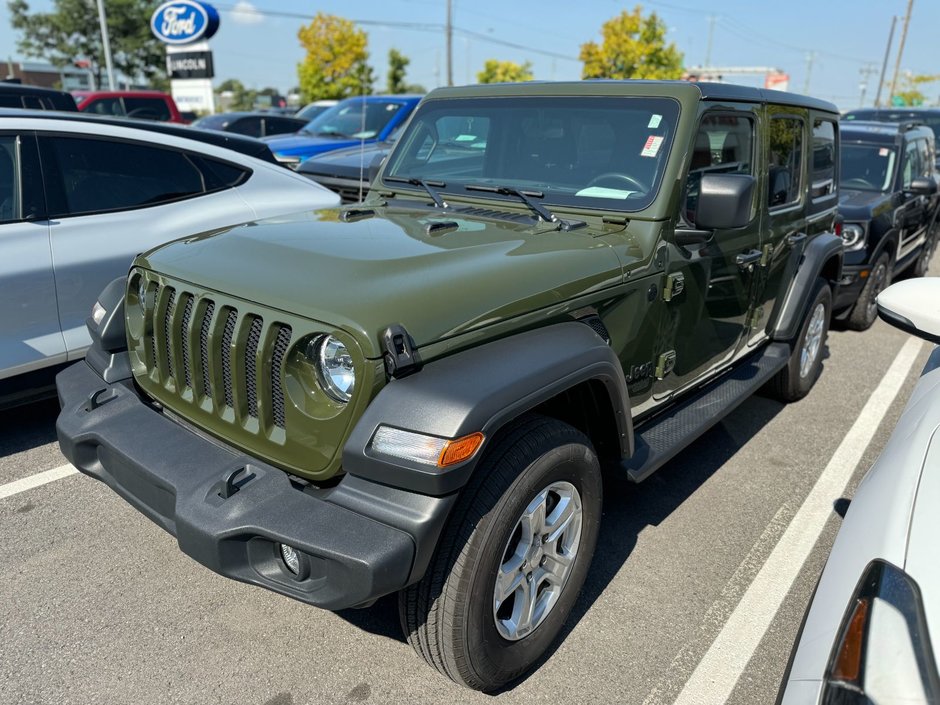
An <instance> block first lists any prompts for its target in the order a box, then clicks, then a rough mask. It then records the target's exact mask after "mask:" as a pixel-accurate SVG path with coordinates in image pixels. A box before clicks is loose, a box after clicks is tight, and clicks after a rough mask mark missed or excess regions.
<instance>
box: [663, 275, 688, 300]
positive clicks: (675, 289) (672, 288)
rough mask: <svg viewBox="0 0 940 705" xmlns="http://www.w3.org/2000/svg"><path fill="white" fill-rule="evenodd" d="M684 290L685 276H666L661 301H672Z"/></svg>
mask: <svg viewBox="0 0 940 705" xmlns="http://www.w3.org/2000/svg"><path fill="white" fill-rule="evenodd" d="M684 290H685V275H684V274H683V273H682V272H676V273H675V274H669V275H667V276H666V283H665V284H664V285H663V301H672V300H673V299H674V298H675V297H677V296H678V295H679V294H681V293H682V292H683V291H684Z"/></svg>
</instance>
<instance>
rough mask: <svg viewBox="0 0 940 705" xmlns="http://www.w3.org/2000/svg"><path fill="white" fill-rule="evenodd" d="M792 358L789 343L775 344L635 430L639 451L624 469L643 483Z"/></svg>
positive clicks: (629, 459) (625, 463)
mask: <svg viewBox="0 0 940 705" xmlns="http://www.w3.org/2000/svg"><path fill="white" fill-rule="evenodd" d="M789 359H790V346H789V345H788V344H787V343H772V344H770V345H768V346H767V347H765V348H764V349H763V350H762V351H761V352H760V353H757V354H755V355H754V356H753V357H751V358H750V359H748V360H745V361H744V362H741V363H738V367H736V368H735V369H733V370H731V371H730V372H729V373H727V374H726V375H724V376H722V377H721V378H719V379H717V380H715V381H714V382H712V383H710V384H708V385H707V386H705V387H704V388H703V389H702V390H701V391H700V392H699V393H697V394H695V395H693V396H692V397H691V398H690V399H688V400H686V401H683V402H680V403H679V404H678V405H677V406H676V407H675V408H673V409H671V410H670V411H668V412H666V413H664V414H662V415H661V416H657V417H655V418H654V419H652V420H651V421H650V422H649V423H648V424H645V425H643V426H640V427H639V428H637V429H636V431H635V443H636V446H635V448H636V450H635V452H634V453H633V456H632V457H630V458H628V459H626V460H624V461H622V462H621V467H622V468H623V469H624V470H625V471H626V473H627V475H628V476H629V477H630V479H631V480H632V481H633V482H642V481H643V480H645V479H646V478H647V477H649V476H650V475H652V474H653V473H654V472H656V471H657V470H658V469H659V468H660V467H662V466H663V465H665V464H666V463H667V462H669V461H670V460H672V459H673V458H674V457H675V456H676V455H677V454H678V453H679V452H680V451H681V450H683V449H684V448H685V447H686V446H688V445H689V444H691V443H692V441H694V440H695V439H696V438H698V437H699V436H701V435H702V434H703V433H704V432H705V431H707V430H708V429H709V428H711V427H712V426H714V425H715V424H716V423H718V422H719V421H721V419H723V418H724V417H725V416H726V415H727V414H729V413H731V412H732V411H734V409H736V408H737V407H738V405H739V404H741V402H743V401H744V400H745V399H747V398H748V397H750V396H751V395H752V394H753V393H754V392H756V391H757V390H758V389H760V388H761V387H762V386H763V385H764V384H765V383H766V382H767V381H768V380H769V379H770V378H771V377H773V376H774V375H775V374H776V373H777V372H778V371H779V370H781V369H783V367H784V366H786V364H787V361H788V360H789Z"/></svg>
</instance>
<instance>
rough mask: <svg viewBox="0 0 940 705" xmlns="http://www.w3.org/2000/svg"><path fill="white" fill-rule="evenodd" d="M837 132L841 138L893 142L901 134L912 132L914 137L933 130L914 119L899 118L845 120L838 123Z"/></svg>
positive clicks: (931, 133)
mask: <svg viewBox="0 0 940 705" xmlns="http://www.w3.org/2000/svg"><path fill="white" fill-rule="evenodd" d="M839 132H841V133H842V137H843V139H848V140H857V141H861V142H878V143H883V144H889V143H890V144H893V143H895V142H897V141H899V139H900V138H901V136H902V135H906V134H910V133H913V136H914V137H917V136H920V135H921V134H922V135H923V136H924V137H928V136H932V135H933V131H932V130H931V129H930V128H929V127H928V126H927V125H925V124H924V123H922V122H918V121H916V120H900V121H898V122H883V121H875V120H846V121H844V122H842V123H840V124H839Z"/></svg>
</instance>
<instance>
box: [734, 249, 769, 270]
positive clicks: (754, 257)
mask: <svg viewBox="0 0 940 705" xmlns="http://www.w3.org/2000/svg"><path fill="white" fill-rule="evenodd" d="M763 254H764V253H763V252H761V251H760V250H751V251H750V252H743V253H741V254H740V255H738V256H737V257H735V258H734V261H735V264H737V265H738V266H739V267H740V268H741V269H752V268H753V267H754V263H755V262H760V258H761V257H762V256H763Z"/></svg>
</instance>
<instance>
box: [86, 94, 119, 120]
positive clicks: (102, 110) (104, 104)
mask: <svg viewBox="0 0 940 705" xmlns="http://www.w3.org/2000/svg"><path fill="white" fill-rule="evenodd" d="M85 112H86V113H92V114H94V115H110V116H111V117H114V116H119V117H123V115H124V107H123V106H122V105H121V99H120V98H98V99H97V100H93V101H92V102H91V103H89V104H88V107H87V108H85Z"/></svg>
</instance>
